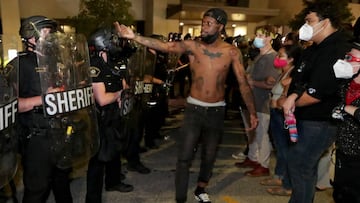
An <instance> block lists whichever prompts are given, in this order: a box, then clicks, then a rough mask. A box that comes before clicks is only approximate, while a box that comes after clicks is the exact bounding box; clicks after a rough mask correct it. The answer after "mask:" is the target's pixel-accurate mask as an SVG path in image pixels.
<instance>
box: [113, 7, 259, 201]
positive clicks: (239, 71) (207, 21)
mask: <svg viewBox="0 0 360 203" xmlns="http://www.w3.org/2000/svg"><path fill="white" fill-rule="evenodd" d="M226 21H227V15H226V13H225V12H224V11H223V10H221V9H219V8H212V9H209V10H208V11H206V12H205V14H204V16H203V19H202V24H201V41H197V40H184V41H178V42H163V41H159V40H157V39H153V38H148V37H142V36H139V35H136V34H134V33H133V31H132V30H131V29H130V28H129V27H126V26H125V25H119V23H118V22H115V27H116V30H117V31H118V32H119V35H120V36H121V37H124V38H128V39H132V40H135V41H136V42H138V43H140V44H143V45H145V46H148V47H150V48H153V49H156V50H160V51H162V52H171V53H178V54H182V53H187V54H188V56H189V60H190V62H189V63H190V69H191V74H192V85H191V89H190V95H189V97H188V98H187V104H186V109H185V114H184V124H183V126H182V129H181V130H182V131H181V133H182V140H181V142H180V143H179V148H178V149H179V151H178V157H177V164H176V177H175V185H176V202H177V203H180V202H186V199H187V189H188V182H189V168H190V166H191V162H192V160H193V159H192V158H193V156H194V148H196V147H197V144H198V141H199V140H201V143H202V151H201V166H200V172H199V176H198V184H197V188H196V190H195V192H194V194H195V199H196V200H197V201H199V202H207V203H208V202H211V201H210V198H209V196H208V194H207V193H206V192H205V187H206V186H207V184H208V182H209V180H210V177H211V174H212V169H213V166H214V162H215V158H216V151H217V146H218V143H219V141H220V140H221V136H222V133H223V123H224V122H223V121H224V115H225V101H224V94H225V79H226V76H227V73H228V71H229V69H230V67H232V68H233V69H234V73H235V75H236V78H237V80H238V83H239V87H240V92H241V94H242V97H243V99H244V101H245V103H246V106H247V108H248V110H249V112H250V123H251V127H250V128H249V129H247V130H253V129H255V128H256V126H257V122H258V120H257V117H256V111H255V107H254V97H253V94H252V91H251V89H250V87H249V84H248V82H247V80H246V76H245V70H244V67H243V65H242V64H241V61H240V60H241V58H242V55H241V52H240V51H239V49H238V48H236V47H235V46H232V45H230V44H228V43H226V42H224V41H223V40H222V39H221V32H222V30H224V28H225V25H226ZM201 135H202V136H201Z"/></svg>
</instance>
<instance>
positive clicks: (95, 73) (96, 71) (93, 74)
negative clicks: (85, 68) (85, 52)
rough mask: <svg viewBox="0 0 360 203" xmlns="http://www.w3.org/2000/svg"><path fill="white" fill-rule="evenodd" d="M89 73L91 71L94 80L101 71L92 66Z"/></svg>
mask: <svg viewBox="0 0 360 203" xmlns="http://www.w3.org/2000/svg"><path fill="white" fill-rule="evenodd" d="M89 71H90V77H92V78H95V77H97V76H99V74H100V72H101V71H100V69H99V68H98V67H95V66H90V69H89Z"/></svg>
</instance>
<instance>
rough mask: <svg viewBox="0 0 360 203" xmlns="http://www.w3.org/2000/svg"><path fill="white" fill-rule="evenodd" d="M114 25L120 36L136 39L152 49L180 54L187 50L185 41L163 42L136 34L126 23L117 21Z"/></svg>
mask: <svg viewBox="0 0 360 203" xmlns="http://www.w3.org/2000/svg"><path fill="white" fill-rule="evenodd" d="M114 26H115V29H116V31H117V32H118V34H119V36H120V37H123V38H127V39H131V40H134V41H136V42H138V43H140V44H142V45H144V46H147V47H150V48H152V49H156V50H159V51H161V52H172V53H179V54H182V53H184V52H185V43H184V41H179V42H163V41H161V40H158V39H154V38H150V37H144V36H140V35H136V34H135V33H134V32H133V30H132V29H131V28H129V27H127V26H125V25H122V24H121V25H120V24H119V23H118V22H115V23H114Z"/></svg>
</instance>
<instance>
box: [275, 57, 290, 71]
mask: <svg viewBox="0 0 360 203" xmlns="http://www.w3.org/2000/svg"><path fill="white" fill-rule="evenodd" d="M287 64H288V62H287V60H285V59H281V58H278V57H276V58H275V59H274V66H275V68H284V67H285V66H287Z"/></svg>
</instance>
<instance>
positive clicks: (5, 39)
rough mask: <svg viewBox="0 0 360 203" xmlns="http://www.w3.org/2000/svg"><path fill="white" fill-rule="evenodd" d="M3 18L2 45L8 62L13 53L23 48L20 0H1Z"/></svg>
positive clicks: (0, 6) (5, 59)
mask: <svg viewBox="0 0 360 203" xmlns="http://www.w3.org/2000/svg"><path fill="white" fill-rule="evenodd" d="M0 8H1V20H2V30H3V35H2V45H3V50H4V61H5V63H7V62H8V61H9V60H10V58H9V55H10V57H11V55H12V53H14V52H15V50H16V51H21V50H22V43H21V38H20V36H19V28H20V10H19V0H0Z"/></svg>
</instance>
